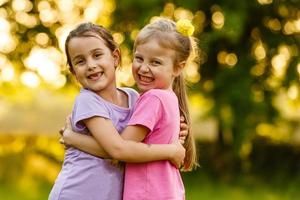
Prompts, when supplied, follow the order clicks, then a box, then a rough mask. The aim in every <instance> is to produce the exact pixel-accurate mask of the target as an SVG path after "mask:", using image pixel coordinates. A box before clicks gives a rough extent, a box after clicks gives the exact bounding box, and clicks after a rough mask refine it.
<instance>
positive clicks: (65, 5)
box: [57, 0, 74, 12]
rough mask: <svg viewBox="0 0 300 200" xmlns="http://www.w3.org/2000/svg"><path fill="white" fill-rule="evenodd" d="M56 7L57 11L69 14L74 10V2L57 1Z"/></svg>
mask: <svg viewBox="0 0 300 200" xmlns="http://www.w3.org/2000/svg"><path fill="white" fill-rule="evenodd" d="M57 5H58V8H59V10H61V11H63V12H70V11H72V10H73V9H74V1H73V0H63V1H57Z"/></svg>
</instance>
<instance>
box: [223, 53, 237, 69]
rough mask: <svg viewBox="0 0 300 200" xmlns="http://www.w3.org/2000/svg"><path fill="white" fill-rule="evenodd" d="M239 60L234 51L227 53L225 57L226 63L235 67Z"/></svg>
mask: <svg viewBox="0 0 300 200" xmlns="http://www.w3.org/2000/svg"><path fill="white" fill-rule="evenodd" d="M237 62H238V57H237V55H236V54H234V53H229V54H227V55H226V57H225V63H226V64H227V65H228V66H230V67H233V66H235V65H236V63H237Z"/></svg>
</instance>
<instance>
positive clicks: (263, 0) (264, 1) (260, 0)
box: [257, 0, 273, 5]
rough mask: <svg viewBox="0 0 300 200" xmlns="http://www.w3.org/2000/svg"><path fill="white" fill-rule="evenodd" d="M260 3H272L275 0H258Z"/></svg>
mask: <svg viewBox="0 0 300 200" xmlns="http://www.w3.org/2000/svg"><path fill="white" fill-rule="evenodd" d="M257 2H258V3H260V4H262V5H266V4H271V3H272V2H273V0H257Z"/></svg>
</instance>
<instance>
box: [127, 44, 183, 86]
mask: <svg viewBox="0 0 300 200" xmlns="http://www.w3.org/2000/svg"><path fill="white" fill-rule="evenodd" d="M174 60H175V51H174V50H172V49H169V48H164V47H162V46H161V45H160V44H159V42H158V41H157V39H151V40H149V41H147V42H146V43H143V44H140V45H137V47H136V50H135V52H134V59H133V63H132V74H133V77H134V79H135V81H136V83H137V86H138V87H139V89H140V90H141V92H145V91H148V90H150V89H154V88H155V89H166V90H172V83H173V80H174V77H175V76H178V75H179V73H180V72H178V71H179V70H176V71H175V70H174V68H175V67H174Z"/></svg>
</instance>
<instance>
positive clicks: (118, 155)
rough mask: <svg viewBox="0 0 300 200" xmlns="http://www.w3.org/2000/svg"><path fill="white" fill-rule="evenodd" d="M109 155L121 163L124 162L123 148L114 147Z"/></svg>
mask: <svg viewBox="0 0 300 200" xmlns="http://www.w3.org/2000/svg"><path fill="white" fill-rule="evenodd" d="M109 154H110V156H111V157H112V158H113V159H116V160H121V161H125V160H126V151H125V149H124V148H123V147H114V148H113V149H112V150H111V151H110V153H109Z"/></svg>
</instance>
